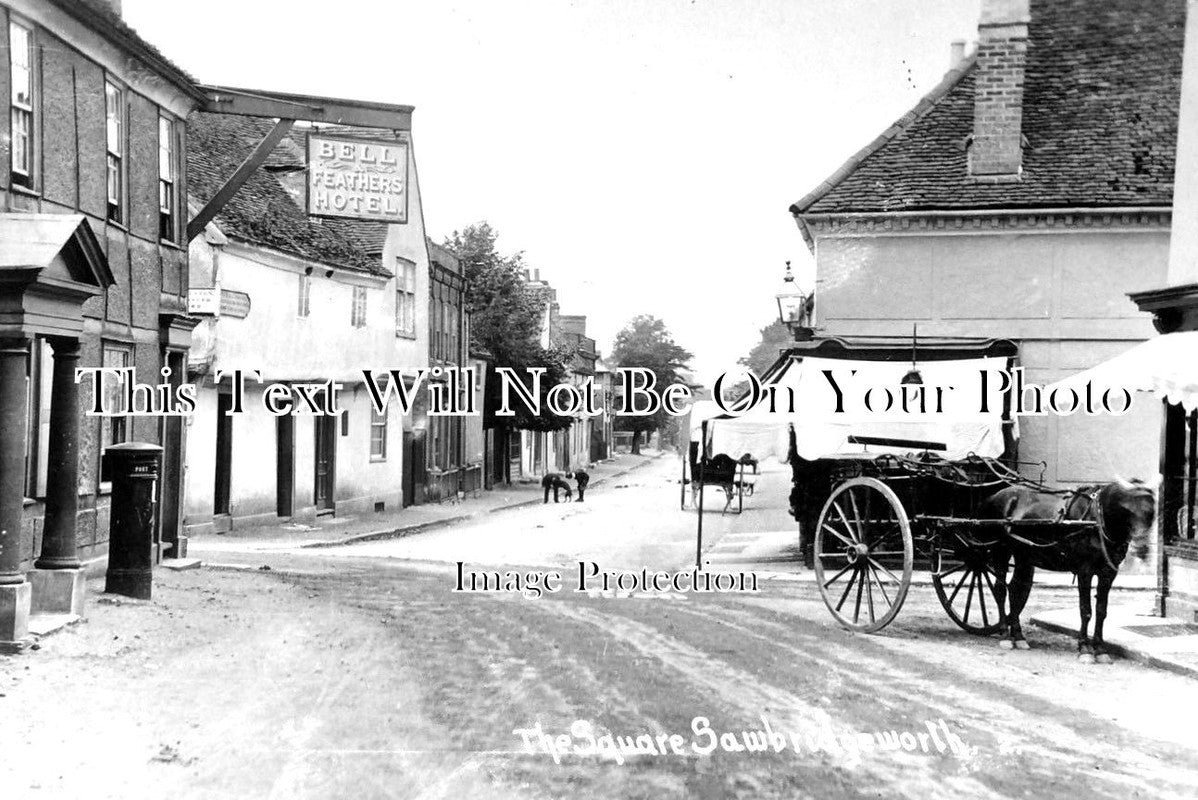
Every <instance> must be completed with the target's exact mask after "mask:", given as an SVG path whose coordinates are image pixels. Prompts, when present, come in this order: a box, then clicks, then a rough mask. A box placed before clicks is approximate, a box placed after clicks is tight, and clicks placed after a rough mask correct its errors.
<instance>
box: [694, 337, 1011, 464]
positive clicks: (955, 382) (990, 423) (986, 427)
mask: <svg viewBox="0 0 1198 800" xmlns="http://www.w3.org/2000/svg"><path fill="white" fill-rule="evenodd" d="M918 367H919V371H920V374H921V377H922V379H923V386H924V387H925V390H926V391H927V392H928V393H929V394H928V395H927V398H928V403H929V405H928V407H927V411H926V412H925V411H920V410H918V409H915V408H914V407H913V406H911V407H909V408H908V410H905V411H904V410H902V409H900V408H898V407H897V406H898V403H896V404H895V405H896V407H895V408H894V409H892V410H891V411H889V412H885V411H883V410H882V409H881V408H880V407H878V406H875V407H874V408H873V409H865V408H864V407H862V404H861V402H860V400H861V394H862V392H863V391H864V389H865V388H867V387H877V388H878V389H879V390H885V389H886V388H889V389H890V390H891V391H893V392H895V393H897V392H898V391H899V390H900V384H901V381H902V378H903V376H904V375H905V374H906V373H907V371H908V370H909V369H910V368H911V363H910V362H906V361H864V360H849V359H839V358H837V359H827V358H815V357H806V358H801V359H800V358H795V359H794V360H793V361H792V363H791V364H789V365H788V366H787V367H786V368H785V369H783V370H779V371H778V372H777V373H776V375H775V376H774V379H773V380H772V381H771V382H770V385H771V386H773V387H774V401H775V402H774V405H773V407H772V408H771V407H770V405H769V401H768V398H765V399H763V401H762V402H760V403H759V404H758V405H757V406H756V407H755V408H753V409H752V410H751V411H749V412H747V413H745V414H743V415H741V416H728V415H720V414H718V413H717V412H718V410H719V409H718V407H717V406H716V405H715V403H713V402H707V403H701V404H698V403H697V404H696V405H695V408H694V409H693V410H692V414H691V430H692V439H697V438H698V436H699V434H698V431H699V429H700V427H701V424H702V422H703V421H707V423H708V431H709V437H710V442H711V452H712V453H727V454H728V455H731V456H733V457H734V458H735V457H739V456H740V455H742V454H743V453H752V454H753V455H754V456H756V457H757V458H759V459H763V458H767V457H770V456H773V457H775V458H778V459H785V457H786V453H787V449H788V446H789V436H788V432H789V428H790V427H791V426H793V427H794V431H795V442H796V447H797V450H798V453H799V455H800V456H802V457H803V458H806V459H809V460H814V459H818V458H829V457H837V456H862V455H868V456H873V455H878V454H881V453H909V452H912V451H917V450H921V449H924V448H923V447H921V446H920V445H919V444H918V443H928V444H933V443H934V444H937V445H939V447H936V448H935V450H936V452H937V453H939V454H940V455H943V456H944V457H945V458H949V459H960V458H964V457H966V456H968V455H970V454H976V455H979V456H987V457H991V458H997V457H998V456H999V455H1001V454H1002V452H1003V449H1004V442H1003V430H1002V425H1003V420H1002V404H1001V401H999V402H997V403H996V402H991V403H990V410H989V411H988V413H981V411H980V409H981V408H982V407H983V403H982V402H981V391H980V387H981V380H980V373H981V372H983V371H987V370H992V371H997V370H1003V369H1006V368H1007V360H1006V359H1005V358H970V359H954V360H937V361H928V362H923V363H920V364H919V365H918ZM826 370H828V371H831V372H832V375H833V376H834V377H835V378H836V379H837V381H838V383H839V384H840V389H841V391H842V392H843V394H844V396H845V397H844V403H843V405H844V410H843V411H837V410H836V409H837V395H836V391H835V390H834V389H833V387H832V383H831V382H830V381H829V380H828V378H827V377H826V376H825V374H824V373H825V371H826ZM950 386H951V387H954V388H953V389H952V390H947V389H946V393H945V395H944V404H943V405H942V406H941V407H940V408H939V409H937V408H936V407H935V406H934V405H933V402H934V400H933V398H934V396H935V395H934V392H935V387H950ZM877 396H878V395H875V397H877ZM792 401H793V402H792ZM860 439H866V440H878V439H890V440H894V439H901V440H904V441H905V442H909V444H904V445H898V446H889V445H881V444H877V443H876V441H875V442H872V443H868V444H862V443H860V442H859V441H856V440H860ZM850 440H853V441H850Z"/></svg>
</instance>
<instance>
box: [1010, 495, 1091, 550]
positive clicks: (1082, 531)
mask: <svg viewBox="0 0 1198 800" xmlns="http://www.w3.org/2000/svg"><path fill="white" fill-rule="evenodd" d="M1100 492H1102V486H1082V487H1080V488H1077V489H1073V490H1071V491H1070V492H1069V501H1068V502H1067V503H1065V505H1064V506H1063V507H1062V508H1061V511H1060V513H1059V514H1057V522H1064V521H1065V520H1066V519H1075V520H1078V521H1084V520H1085V519H1086V516H1087V515H1088V514H1089V513H1090V512H1091V510H1093V512H1094V522H1095V524H1096V526H1097V527H1098V535H1099V537H1100V538H1101V540H1102V546H1103V550H1104V551H1105V550H1106V543H1107V542H1109V541H1111V537H1110V536H1109V535H1108V534H1107V532H1106V523H1105V519H1104V517H1103V513H1102V503H1100V502H1098V495H1099V493H1100ZM1083 499H1084V500H1085V501H1086V502H1087V506H1086V508H1085V510H1084V511H1083V512H1082V513H1081V514H1079V515H1078V516H1076V517H1070V516H1069V514H1070V512H1071V511H1073V509H1074V508H1075V506H1076V504H1077V503H1078V502H1079V501H1081V500H1083ZM1013 527H1014V526H1013V525H1012V524H1011V520H1007V525H1006V526H1005V529H1004V532H1005V533H1006V535H1007V536H1008V537H1010V538H1011V539H1014V540H1015V541H1017V542H1019V543H1020V544H1023V545H1026V546H1027V547H1035V548H1046V547H1058V546H1060V545H1063V544H1065V542H1067V541H1069V540H1070V539H1072V538H1075V537H1078V536H1084V535H1086V534H1088V533H1089V532H1090V529H1089V527H1088V526H1086V527H1083V526H1078V527H1077V529H1076V530H1072V531H1070V532H1069V533H1067V534H1065V535H1064V536H1061V537H1056V538H1054V539H1053V540H1052V541H1049V542H1034V541H1032V540H1030V539H1028V538H1027V537H1024V536H1020V535H1019V534H1017V533H1015V532H1014V530H1012V528H1013ZM1109 560H1110V559H1109V558H1108V561H1109Z"/></svg>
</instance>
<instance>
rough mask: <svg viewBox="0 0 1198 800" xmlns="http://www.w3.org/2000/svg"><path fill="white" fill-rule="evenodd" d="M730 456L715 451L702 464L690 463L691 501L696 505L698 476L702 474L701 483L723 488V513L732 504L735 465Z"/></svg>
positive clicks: (735, 462) (697, 500) (734, 486)
mask: <svg viewBox="0 0 1198 800" xmlns="http://www.w3.org/2000/svg"><path fill="white" fill-rule="evenodd" d="M737 463H738V462H737V461H735V460H734V459H733V458H732V456H730V455H728V454H726V453H717V454H716V455H714V456H712V457H711V458H709V459H708V460H707V462H706V463H705V464H703V465H701V466H700V465H699V464H698V463H695V462H692V463H691V475H692V476H693V479H692V481H691V502H692V503H693V504H694V505H695V506H696V507H698V504H699V476H700V474H702V476H703V484H704V485H707V486H718V487H720V488H721V489H723V490H724V498H725V502H724V510H723V511H721V512H720V513H721V514H723V513H725V512H727V511H728V509H729V508H730V507H731V506H732V500H733V498H735V497H736V465H737Z"/></svg>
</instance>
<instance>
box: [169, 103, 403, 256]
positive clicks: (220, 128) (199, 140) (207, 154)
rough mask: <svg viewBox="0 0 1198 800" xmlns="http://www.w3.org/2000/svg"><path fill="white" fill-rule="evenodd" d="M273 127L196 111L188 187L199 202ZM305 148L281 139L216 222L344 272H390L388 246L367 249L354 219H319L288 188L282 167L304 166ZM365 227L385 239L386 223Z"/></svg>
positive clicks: (238, 235) (233, 233)
mask: <svg viewBox="0 0 1198 800" xmlns="http://www.w3.org/2000/svg"><path fill="white" fill-rule="evenodd" d="M273 126H274V123H273V121H271V120H267V119H258V118H256V117H242V116H237V115H233V114H209V113H196V114H193V115H192V116H191V117H189V118H188V123H187V134H188V142H187V150H188V152H187V167H188V190H189V191H190V192H191V193H192V194H193V195H194V196H195V199H196V200H198V201H199V202H200V203H205V202H207V201H208V199H209V198H210V197H212V195H214V194H215V193H216V192H217V190H218V189H219V188H220V187H221V186H222V185H223V184H224V182H225V180H226V179H228V177H229V176H230V175H232V174H233V172H234V171H235V170H236V169H237V167H238V165H239V164H241V162H242V161H244V160H245V157H246V156H247V155H249V153H250V151H251V150H253V148H254V147H255V146H256V145H257V144H258V142H259V141H261V140H262V138H263V137H264V136H265V135H266V134H267V133H268V132H269V131H270V129H271V128H272V127H273ZM298 135H299V136H302V135H303V133H302V132H300V133H299V134H298ZM303 152H304V150H303V145H302V144H300V143H298V142H297V141H295V140H294V139H292V138H291V137H287V138H285V139H284V140H283V141H282V142H280V143H279V145H278V147H276V148H275V149H274V151H272V153H271V155H270V157H269V158H268V159H267V168H264V169H259V170H257V171H256V172H255V173H254V174H253V175H252V176H251V177H250V179H249V180H248V181H246V183H245V185H244V186H242V187H241V189H239V190H238V191H237V193H236V194H235V195H234V196H233V199H232V200H230V201H229V203H228V204H227V205H226V206H225V207H224V208H223V209H221V211H220V213H218V214H217V215H216V224H217V225H218V226H219V227H220V229H221V230H222V231H223V232H224V233H225V235H227V236H230V237H232V238H234V239H240V240H242V241H246V242H250V243H253V244H260V245H263V246H266V247H270V248H273V249H275V250H279V251H281V252H284V253H287V254H289V255H293V256H296V257H299V258H303V259H307V260H312V261H319V262H321V263H324V264H328V265H330V266H335V267H340V268H342V269H349V270H355V271H359V272H369V273H372V274H375V275H382V276H386V277H390V276H391V273H390V272H389V271H388V270H386V269H384V268H383V266H382V262H381V260H380V259H379V257H378V253H379V252H381V251H382V248H381V247H379V248H378V250H377V251H373V252H372V251H371V250H370V249H369V248H366V247H364V246H363V245H362V242H361V241H360V239H359V238H358V237H356V236H354V235H352V233H351V232H350V229H353V228H355V227H356V226H355V225H353V224H346V223H344V222H343V221H341V220H324V221H322V222H319V223H317V222H314V221H313V220H311V219H310V218H309V217H308V215H307V212H306V211H305V210H304V209H303V208H302V207H301V206H300V205H299V204H298V203H297V201H296V199H294V197H293V195H292V194H291V193H290V192H289V191H288V189H287V188H286V187H285V185H284V183H283V179H284V178H285V176H286V174H287V173H286V172H284V173H283V174H278V172H279V171H280V170H286V169H287V168H295V167H302V166H303V164H304V160H303ZM291 174H297V173H294V172H292V173H291ZM298 174H302V173H298ZM301 188H302V185H301ZM361 225H374V226H376V227H378V228H381V229H382V236H383V237H384V238H385V237H386V225H383V224H381V223H361Z"/></svg>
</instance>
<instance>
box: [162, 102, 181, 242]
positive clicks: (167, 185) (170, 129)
mask: <svg viewBox="0 0 1198 800" xmlns="http://www.w3.org/2000/svg"><path fill="white" fill-rule="evenodd" d="M176 236H177V234H176V233H175V126H174V124H173V123H172V122H171V121H170V119H168V118H167V117H163V116H159V117H158V237H159V238H160V239H166V240H167V241H168V242H173V241H175V239H176Z"/></svg>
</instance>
